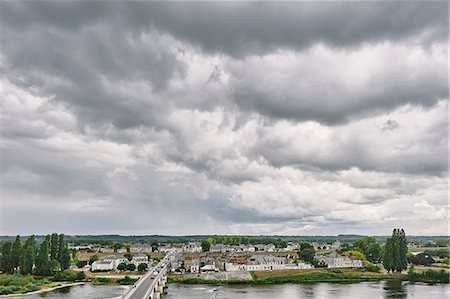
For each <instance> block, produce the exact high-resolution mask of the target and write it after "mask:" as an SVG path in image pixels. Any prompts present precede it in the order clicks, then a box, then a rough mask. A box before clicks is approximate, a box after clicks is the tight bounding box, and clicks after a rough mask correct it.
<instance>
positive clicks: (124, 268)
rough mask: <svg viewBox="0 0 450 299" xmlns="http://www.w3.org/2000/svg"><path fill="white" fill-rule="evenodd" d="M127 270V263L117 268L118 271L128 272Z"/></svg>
mask: <svg viewBox="0 0 450 299" xmlns="http://www.w3.org/2000/svg"><path fill="white" fill-rule="evenodd" d="M126 269H127V263H120V264H119V265H118V266H117V270H120V271H124V270H126Z"/></svg>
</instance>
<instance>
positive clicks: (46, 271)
mask: <svg viewBox="0 0 450 299" xmlns="http://www.w3.org/2000/svg"><path fill="white" fill-rule="evenodd" d="M70 261H71V259H70V251H69V248H68V246H67V242H65V240H64V235H63V234H61V235H58V234H56V233H54V234H52V235H47V236H46V238H45V239H44V241H43V242H42V243H40V244H38V242H37V241H36V238H35V237H34V236H30V237H28V239H27V240H26V241H25V243H24V244H22V241H21V239H20V236H17V237H16V239H15V241H14V242H10V241H7V242H4V243H3V244H2V248H1V257H0V270H2V271H3V273H14V272H20V273H21V274H24V275H26V274H32V273H34V274H36V275H43V276H45V275H52V274H53V273H55V272H57V271H61V270H65V269H68V268H69V267H70Z"/></svg>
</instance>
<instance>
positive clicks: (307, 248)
mask: <svg viewBox="0 0 450 299" xmlns="http://www.w3.org/2000/svg"><path fill="white" fill-rule="evenodd" d="M315 254H316V251H315V250H314V247H313V246H312V245H311V244H309V243H306V242H303V243H301V244H300V250H299V251H298V256H299V258H300V259H301V260H303V261H305V262H308V263H312V262H313V261H314V255H315Z"/></svg>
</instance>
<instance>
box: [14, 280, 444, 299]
mask: <svg viewBox="0 0 450 299" xmlns="http://www.w3.org/2000/svg"><path fill="white" fill-rule="evenodd" d="M127 289H128V287H121V286H93V285H91V284H85V285H78V286H73V287H69V288H64V289H60V290H56V291H53V292H49V293H43V294H38V295H31V296H26V297H23V298H24V299H25V298H26V299H42V298H55V299H59V298H65V299H84V298H89V299H111V298H121V295H122V294H124V293H125V292H126V291H127ZM16 298H17V297H16ZM162 298H163V299H191V298H192V299H203V298H204V299H210V298H211V299H212V298H216V299H274V298H283V299H291V298H292V299H294V298H295V299H298V298H311V299H344V298H345V299H361V298H364V299H372V298H377V299H378V298H383V299H394V298H395V299H401V298H408V299H423V298H426V299H443V298H450V290H449V285H448V284H436V285H427V284H423V283H408V282H361V283H353V284H342V283H311V284H282V285H269V286H247V285H239V286H212V285H177V284H170V285H169V287H168V289H167V294H165V295H164V296H163V297H162Z"/></svg>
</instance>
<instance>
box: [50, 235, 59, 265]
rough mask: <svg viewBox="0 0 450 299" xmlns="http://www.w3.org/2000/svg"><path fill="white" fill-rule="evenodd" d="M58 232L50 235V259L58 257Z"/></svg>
mask: <svg viewBox="0 0 450 299" xmlns="http://www.w3.org/2000/svg"><path fill="white" fill-rule="evenodd" d="M58 242H59V240H58V234H57V233H53V234H52V235H51V237H50V260H56V259H58Z"/></svg>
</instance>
